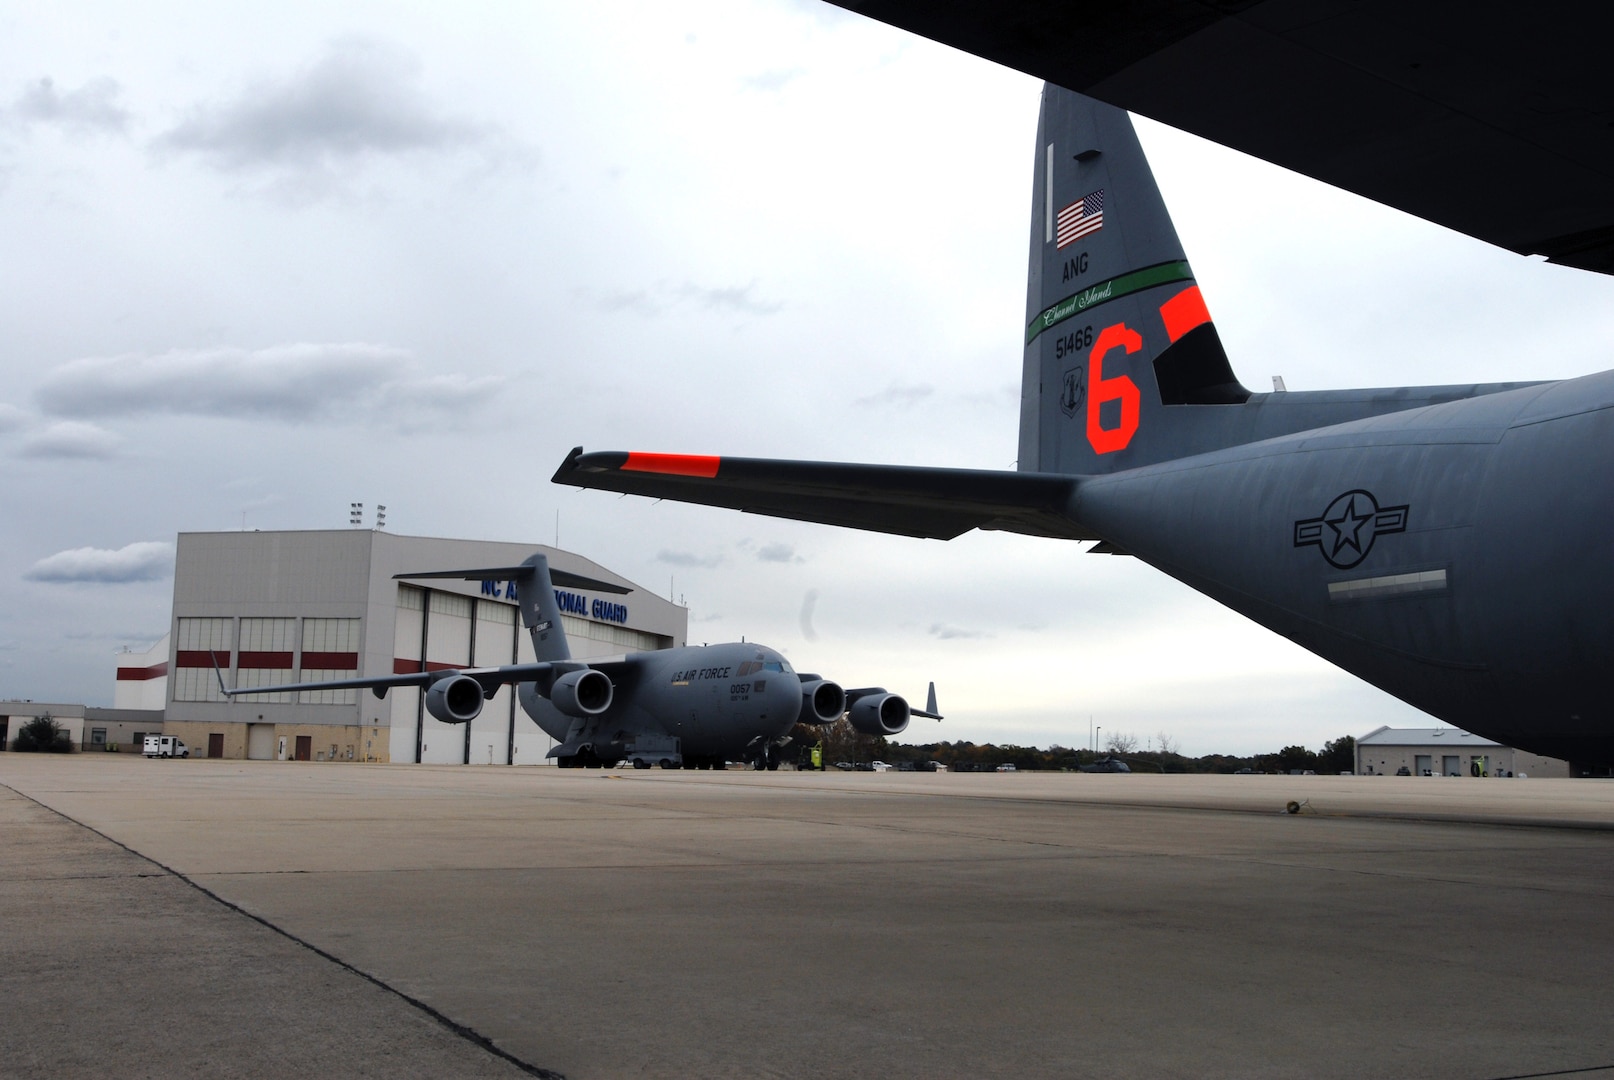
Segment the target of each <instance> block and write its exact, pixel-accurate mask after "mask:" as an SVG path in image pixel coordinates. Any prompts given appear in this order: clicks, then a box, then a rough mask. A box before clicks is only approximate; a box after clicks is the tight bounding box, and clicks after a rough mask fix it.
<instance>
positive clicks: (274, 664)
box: [235, 619, 297, 705]
mask: <svg viewBox="0 0 1614 1080" xmlns="http://www.w3.org/2000/svg"><path fill="white" fill-rule="evenodd" d="M296 636H297V620H296V619H242V620H241V646H240V651H239V652H238V653H237V654H236V675H235V685H236V686H238V687H242V688H245V687H252V686H274V685H276V684H279V683H289V682H295V681H296V680H295V678H294V669H293V667H292V648H293V643H294V641H295V640H296ZM241 700H242V701H250V702H259V703H268V704H277V705H289V704H291V694H290V693H287V692H285V691H282V692H280V693H278V694H247V695H245V696H244V697H242V698H241Z"/></svg>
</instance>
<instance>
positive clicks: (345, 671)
mask: <svg viewBox="0 0 1614 1080" xmlns="http://www.w3.org/2000/svg"><path fill="white" fill-rule="evenodd" d="M302 660H303V667H302V675H301V681H303V682H320V681H322V680H325V679H355V678H358V675H359V620H358V619H304V620H303V654H302ZM358 700H359V692H358V691H357V690H310V691H305V692H304V693H302V694H301V695H299V697H298V701H299V703H300V704H303V705H356V704H357V703H358Z"/></svg>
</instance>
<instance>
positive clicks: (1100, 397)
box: [1087, 323, 1143, 454]
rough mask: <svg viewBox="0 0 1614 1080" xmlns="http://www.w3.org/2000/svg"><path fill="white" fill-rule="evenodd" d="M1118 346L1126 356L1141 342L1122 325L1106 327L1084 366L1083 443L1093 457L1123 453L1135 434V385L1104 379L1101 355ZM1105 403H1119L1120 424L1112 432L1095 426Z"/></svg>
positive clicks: (1126, 380)
mask: <svg viewBox="0 0 1614 1080" xmlns="http://www.w3.org/2000/svg"><path fill="white" fill-rule="evenodd" d="M1117 346H1119V347H1120V348H1121V349H1123V350H1124V351H1126V352H1129V353H1135V352H1137V351H1138V350H1139V349H1141V348H1143V338H1142V337H1140V336H1138V333H1137V332H1136V331H1134V330H1128V329H1127V327H1126V323H1116V324H1115V325H1114V326H1106V327H1105V328H1104V329H1103V331H1102V332H1100V334H1099V335H1098V340H1097V341H1095V342H1093V351H1092V353H1090V354H1089V356H1088V362H1087V366H1088V368H1089V369H1090V370H1091V378H1090V379H1089V390H1090V391H1091V392H1090V393H1089V394H1088V395H1087V441H1088V442H1089V443H1091V444H1092V446H1093V452H1094V453H1095V454H1111V453H1114V452H1115V451H1117V450H1124V449H1126V445H1127V443H1129V442H1131V441H1132V436H1133V435H1135V434H1137V431H1138V404H1139V401H1140V400H1141V399H1140V396H1139V394H1138V384H1137V383H1135V382H1133V381H1132V380H1131V379H1129V378H1127V377H1126V376H1125V375H1117V376H1115V377H1114V378H1113V379H1106V378H1105V377H1104V354H1105V353H1107V352H1109V351H1110V350H1111V349H1114V348H1116V347H1117ZM1106 401H1119V402H1120V403H1121V422H1120V424H1119V425H1118V426H1116V427H1114V428H1106V427H1104V426H1103V425H1101V424H1100V423H1099V420H1098V410H1099V406H1101V405H1103V404H1104V403H1105V402H1106Z"/></svg>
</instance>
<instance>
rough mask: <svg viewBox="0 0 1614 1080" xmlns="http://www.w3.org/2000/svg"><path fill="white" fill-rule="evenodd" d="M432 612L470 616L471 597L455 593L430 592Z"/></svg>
mask: <svg viewBox="0 0 1614 1080" xmlns="http://www.w3.org/2000/svg"><path fill="white" fill-rule="evenodd" d="M432 614H434V615H455V616H458V617H459V618H461V619H469V618H470V617H471V598H470V597H469V596H460V595H458V594H456V593H448V592H434V593H432Z"/></svg>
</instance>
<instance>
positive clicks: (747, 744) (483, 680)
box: [215, 554, 942, 769]
mask: <svg viewBox="0 0 1614 1080" xmlns="http://www.w3.org/2000/svg"><path fill="white" fill-rule="evenodd" d="M398 577H400V578H458V579H464V580H467V581H477V580H482V581H488V580H494V581H513V582H515V584H516V599H517V603H518V604H519V606H520V609H521V622H522V625H523V626H525V627H526V628H527V632H528V634H529V635H531V637H532V648H533V656H534V657H536V660H535V662H533V663H530V664H507V665H504V666H502V667H465V668H445V669H443V670H437V671H420V672H409V673H406V674H400V675H379V676H372V677H368V678H357V679H333V680H329V681H325V682H309V683H288V684H285V685H281V686H254V687H244V688H241V689H236V690H230V689H226V688H225V686H224V676H223V674H222V673H220V674H219V676H218V678H219V689H220V690H221V691H222V692H223V693H224V694H225V696H226V697H232V698H233V697H237V696H240V695H243V694H268V693H276V692H283V691H293V690H343V689H353V688H361V689H366V690H369V691H371V692H372V693H374V694H375V696H376V697H378V698H379V697H385V696H386V693H387V691H388V690H389V689H391V688H393V687H395V686H412V687H417V688H419V689H420V690H422V691H424V693H425V695H426V711H427V712H429V713H431V714H432V716H434V717H436V718H437V719H438V720H441V721H443V722H444V723H449V724H467V723H470V722H471V721H472V720H475V719H476V718H477V716H478V715H479V714H480V713H481V711H482V703H483V702H484V701H486V700H487V699H488V698H491V697H492V696H493V695H494V694H495V693H496V692H497V691H498V689H499V687H501V686H504V685H506V684H510V683H514V684H516V687H517V695H518V697H519V699H520V701H521V707H522V709H524V710H525V711H526V713H527V715H528V716H530V717H532V719H533V722H534V723H536V724H537V725H538V726H539V727H540V728H542V729H543V730H544V731H545V732H546V733H547V734H548V735H549V736H550V737H551V738H553V739H555V740H556V742H557V745H556V746H554V747H553V748H551V749H550V751H549V754H548V756H549V757H552V758H554V759H555V763H556V764H557V765H559V766H561V767H562V768H582V767H594V766H602V765H603V766H608V767H610V766H616V765H618V764H621V763H622V762H624V761H627V762H631V763H632V764H633V765H634V767H635V768H641V769H647V768H650V767H651V766H653V765H659V766H660V767H662V768H664V769H673V768H680V767H683V768H701V769H708V768H719V769H721V768H723V767H724V763H725V762H728V761H738V760H747V761H752V762H754V763H755V764H756V765H757V766H758V767H760V768H767V769H777V768H778V767H779V760H780V759H779V749H780V747H782V746H783V745H785V744H786V743H788V742H789V732H790V729H791V728H792V727H793V726H794V725H796V724H797V723H802V724H814V725H817V724H830V723H834V722H835V721H836V720H838V719H840V717H841V716H842V715H845V716H846V717H847V718H848V719H849V721H850V722H851V724H852V726H853V727H854V728H856V729H857V730H858V731H860V732H862V733H864V734H866V735H881V736H887V735H897V734H900V733H901V732H902V731H904V730H905V729H906V728H907V726H908V719H909V717H910V716H911V715H915V716H925V717H929V718H931V719H934V720H940V719H942V717H941V715H940V714H939V713H937V711H936V685H935V684H934V683H932V684H931V686H930V696H929V700H928V701H927V702H926V707H925V708H923V709H916V708H912V707H911V706H909V704H908V703H907V701H906V700H904V699H903V698H902V697H900V696H899V695H897V694H890V693H887V692H886V691H885V689H884V688H883V687H877V686H875V687H865V688H860V689H854V690H844V689H842V688H841V687H840V686H839V685H838V684H836V683H833V682H831V681H829V680H828V679H824V678H821V677H819V676H818V675H806V674H797V673H796V671H795V670H793V669H792V668H791V666H790V663H789V661H787V660H786V659H785V658H784V657H783V656H781V655H780V654H779V653H778V652H776V651H774V650H773V649H770V648H767V647H765V646H762V645H752V644H748V643H744V642H741V643H728V644H723V645H698V646H695V645H692V646H684V647H682V648H676V649H660V650H655V651H651V652H639V653H629V654H628V655H626V656H623V657H619V658H614V659H606V660H573V659H572V658H571V649H570V648H569V646H568V645H567V643H566V630H565V628H564V627H563V626H562V625H561V616H560V605H559V604H558V603H557V602H556V599H555V583H556V582H559V583H560V584H562V585H567V586H570V587H572V588H579V589H591V590H594V591H596V592H612V593H624V592H627V591H629V590H627V589H625V588H623V587H622V586H620V585H615V584H612V583H610V582H606V581H596V580H594V579H592V578H586V577H583V576H581V575H578V574H571V573H566V572H564V571H559V570H556V571H553V572H552V571H551V570H550V569H549V560H548V559H546V558H545V557H544V556H543V555H541V554H533V555H531V556H529V557H528V558H527V559H526V560H525V561H524V562H522V564H521V565H520V566H503V567H493V568H490V569H481V570H441V571H435V572H431V573H424V574H399V575H398ZM215 671H217V668H216V667H215Z"/></svg>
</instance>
